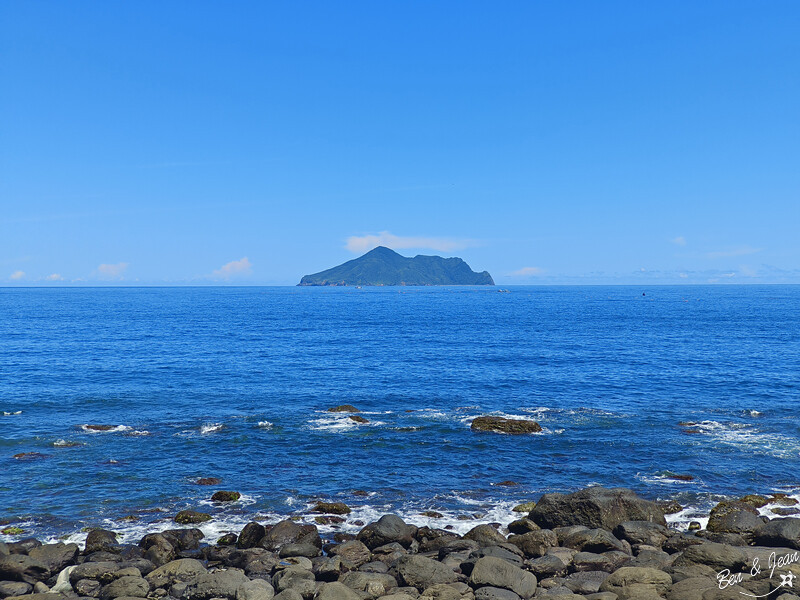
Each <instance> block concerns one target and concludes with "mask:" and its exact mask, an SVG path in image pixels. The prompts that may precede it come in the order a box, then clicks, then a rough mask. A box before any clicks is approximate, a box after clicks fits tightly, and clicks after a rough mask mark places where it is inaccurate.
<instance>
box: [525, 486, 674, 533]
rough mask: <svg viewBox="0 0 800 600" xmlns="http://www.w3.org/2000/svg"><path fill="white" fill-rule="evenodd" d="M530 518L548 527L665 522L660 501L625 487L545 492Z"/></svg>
mask: <svg viewBox="0 0 800 600" xmlns="http://www.w3.org/2000/svg"><path fill="white" fill-rule="evenodd" d="M528 518H530V519H531V520H532V521H534V522H535V523H536V524H537V525H539V527H542V528H547V529H552V528H554V527H563V526H567V525H585V526H586V527H589V528H592V529H595V528H600V529H607V530H609V531H612V530H613V529H614V528H615V527H616V526H617V525H619V524H620V523H623V522H625V521H651V522H653V523H658V524H659V525H664V526H666V521H665V520H664V513H663V512H662V510H661V508H659V507H658V505H656V504H655V503H654V502H650V501H648V500H644V499H643V498H640V497H639V496H637V495H636V493H635V492H633V491H632V490H629V489H626V488H611V489H608V488H603V487H592V488H587V489H585V490H581V491H579V492H575V493H572V494H545V495H544V496H542V497H541V499H540V500H539V502H537V503H536V506H535V507H534V509H533V510H532V511H531V512H530V514H529V515H528Z"/></svg>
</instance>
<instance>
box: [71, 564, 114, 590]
mask: <svg viewBox="0 0 800 600" xmlns="http://www.w3.org/2000/svg"><path fill="white" fill-rule="evenodd" d="M122 568H123V567H122V566H121V565H120V563H118V562H110V561H102V562H85V563H83V564H81V565H78V566H77V567H75V568H74V569H73V570H72V572H71V573H70V574H69V580H70V582H71V583H72V584H73V585H75V584H76V583H77V582H78V581H81V580H84V579H91V580H94V581H99V582H101V583H104V584H105V583H109V582H110V581H112V580H113V579H114V578H115V574H116V573H117V572H118V571H120V570H121V569H122Z"/></svg>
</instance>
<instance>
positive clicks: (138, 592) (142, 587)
mask: <svg viewBox="0 0 800 600" xmlns="http://www.w3.org/2000/svg"><path fill="white" fill-rule="evenodd" d="M149 592H150V584H148V583H147V581H146V580H145V579H144V578H142V577H120V578H119V579H115V580H114V581H112V582H111V583H109V584H108V585H105V586H103V589H101V590H100V600H113V599H114V598H146V597H147V594H148V593H149Z"/></svg>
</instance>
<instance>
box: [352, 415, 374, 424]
mask: <svg viewBox="0 0 800 600" xmlns="http://www.w3.org/2000/svg"><path fill="white" fill-rule="evenodd" d="M348 419H350V420H351V421H355V422H356V423H362V424H363V423H369V421H368V420H367V419H365V418H364V417H362V416H359V415H350V416H349V417H348Z"/></svg>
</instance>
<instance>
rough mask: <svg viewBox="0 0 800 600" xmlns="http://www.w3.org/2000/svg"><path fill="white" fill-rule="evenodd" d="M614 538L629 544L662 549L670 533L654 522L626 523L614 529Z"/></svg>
mask: <svg viewBox="0 0 800 600" xmlns="http://www.w3.org/2000/svg"><path fill="white" fill-rule="evenodd" d="M614 536H615V537H616V538H618V539H620V540H626V541H627V542H628V543H629V544H631V545H635V544H647V545H648V546H655V547H656V548H661V546H663V545H664V542H666V541H667V539H668V538H669V536H670V531H669V529H667V528H666V527H664V526H663V525H661V524H659V523H653V522H652V521H624V522H622V523H620V524H619V525H617V526H616V527H615V528H614Z"/></svg>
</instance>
